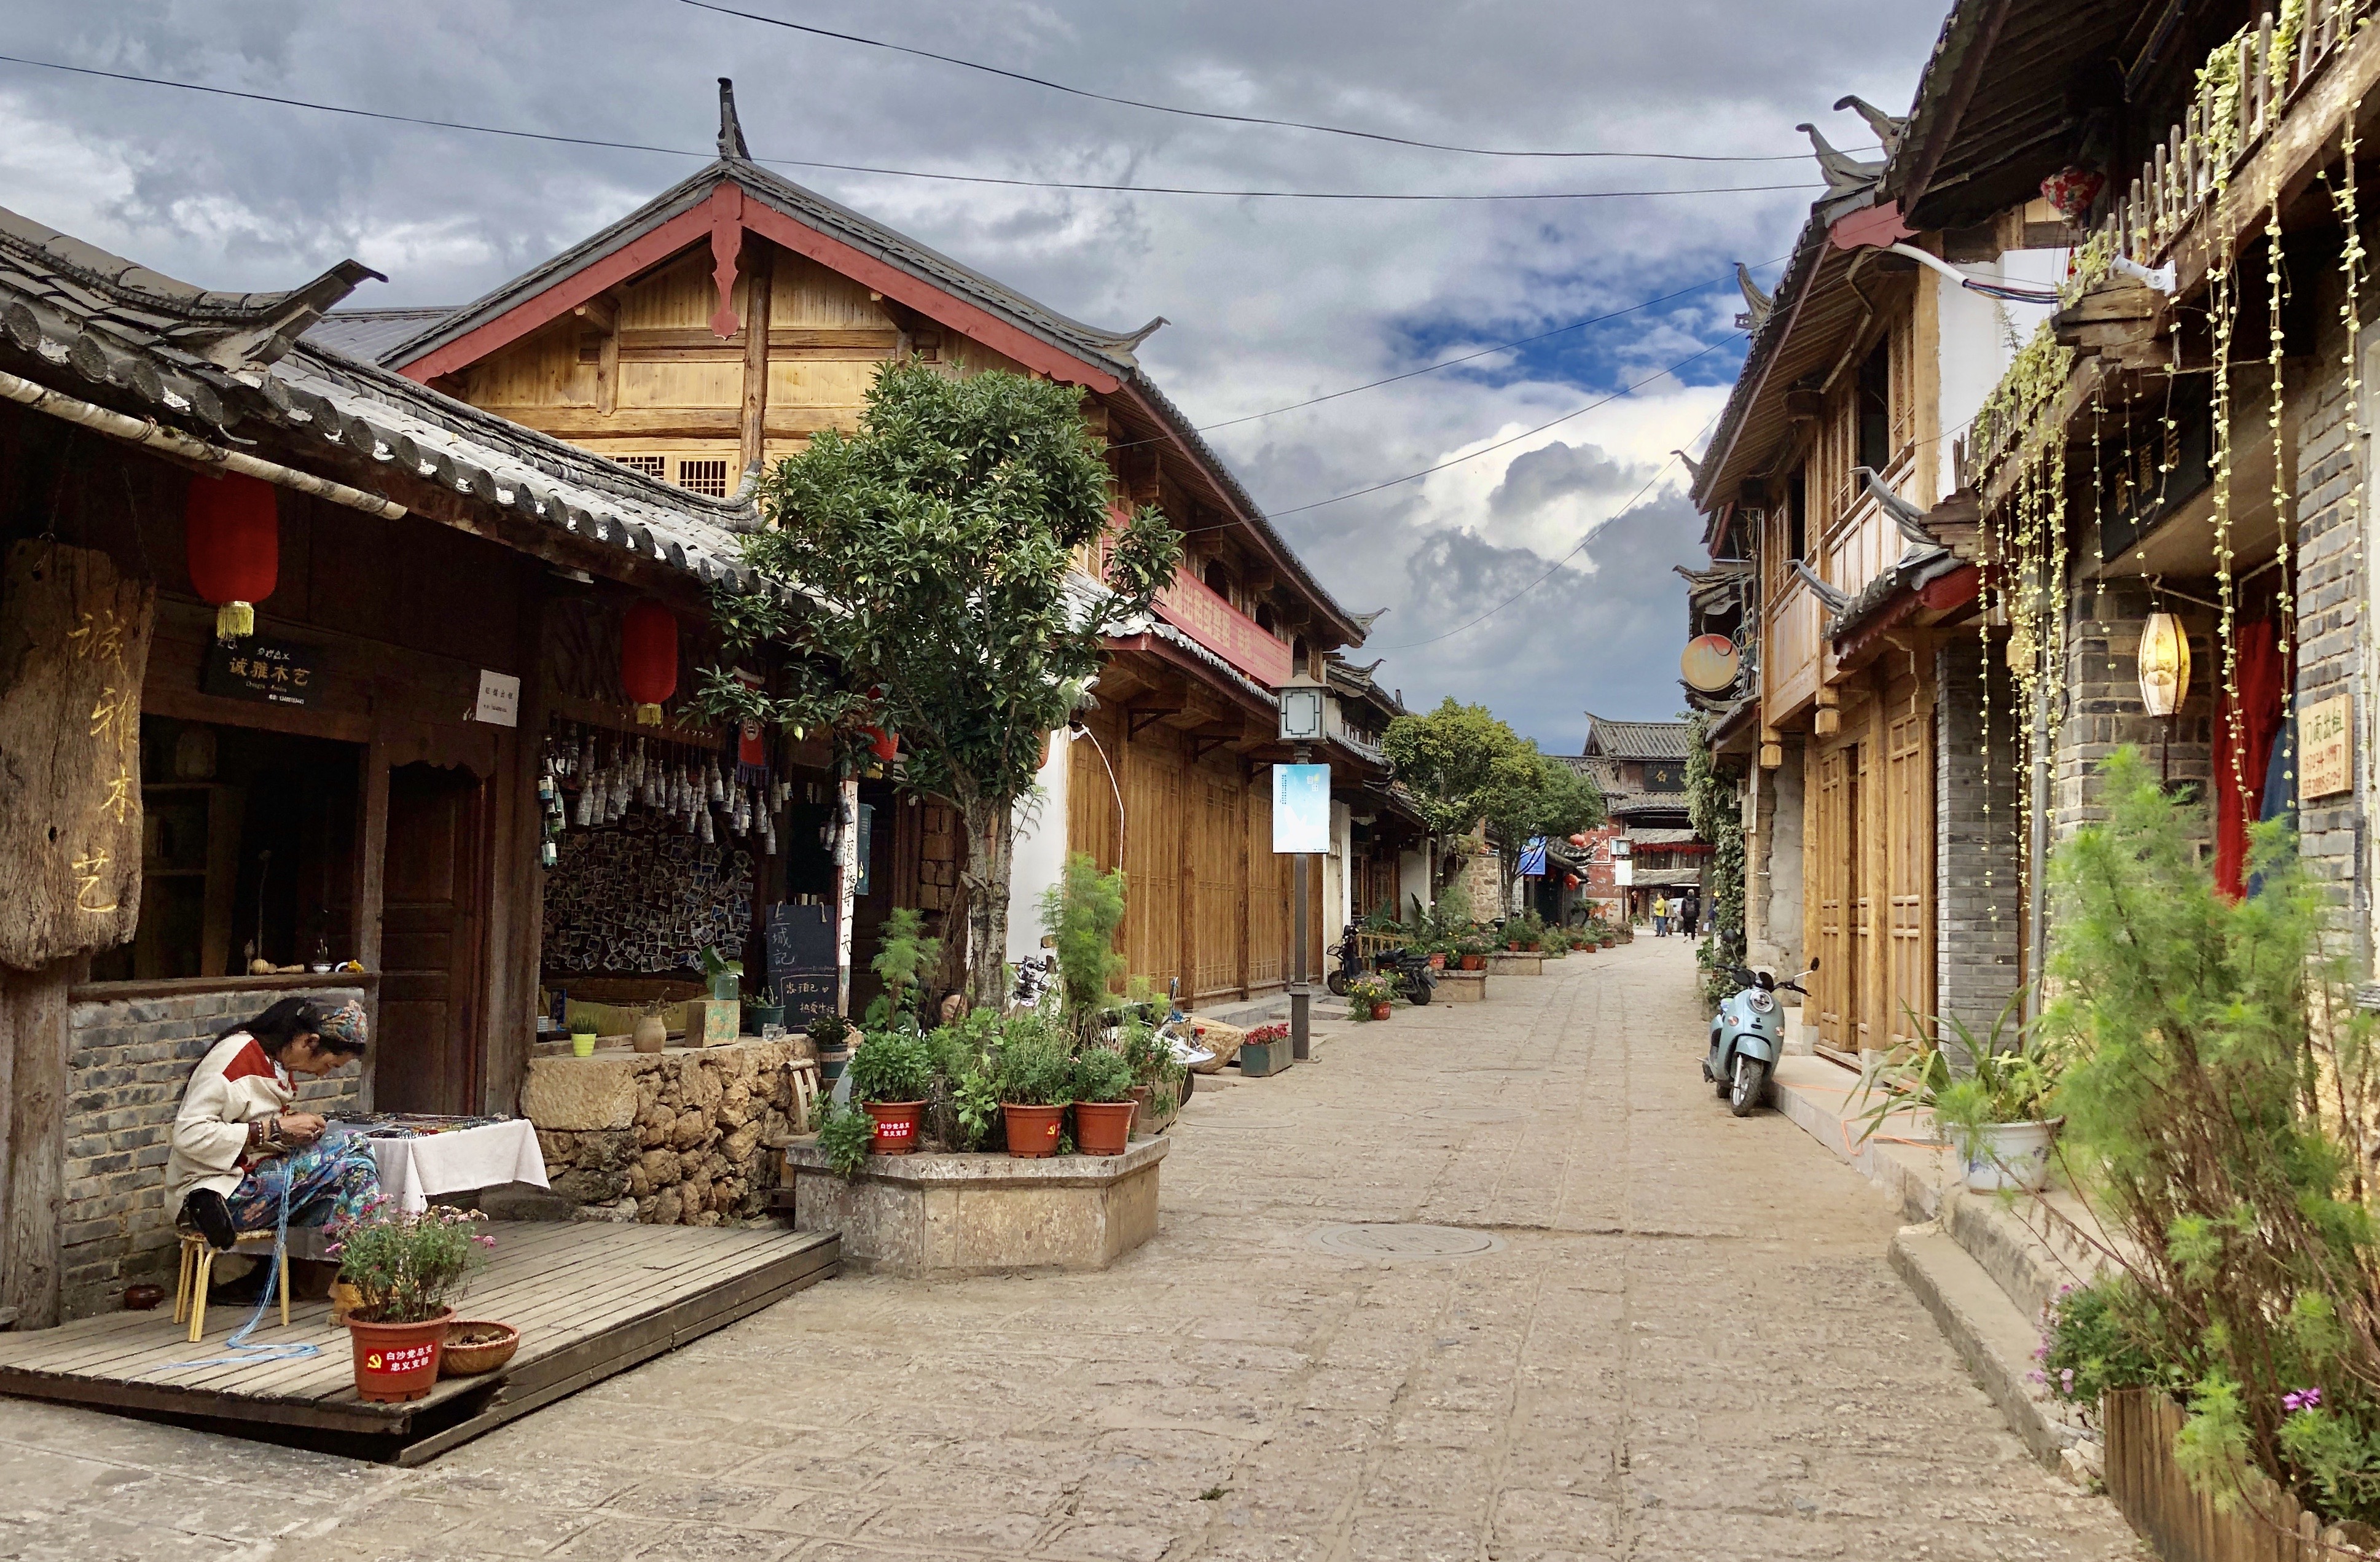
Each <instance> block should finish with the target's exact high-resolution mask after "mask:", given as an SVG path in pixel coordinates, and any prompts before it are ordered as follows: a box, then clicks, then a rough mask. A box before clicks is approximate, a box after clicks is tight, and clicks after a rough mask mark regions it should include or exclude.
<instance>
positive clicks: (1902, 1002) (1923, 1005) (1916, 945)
mask: <svg viewBox="0 0 2380 1562" xmlns="http://www.w3.org/2000/svg"><path fill="white" fill-rule="evenodd" d="M1917 692H1918V691H1917V689H1916V687H1915V684H1914V681H1909V683H1908V684H1907V687H1906V693H1905V694H1904V693H1902V692H1901V686H1900V685H1896V689H1895V697H1894V698H1893V701H1892V704H1893V707H1894V708H1897V709H1902V710H1904V711H1906V714H1904V715H1902V716H1900V718H1899V719H1897V720H1894V721H1893V722H1892V723H1891V726H1890V728H1889V731H1888V744H1887V748H1888V756H1889V759H1888V763H1889V766H1890V769H1891V776H1890V779H1889V781H1888V793H1887V795H1888V800H1889V803H1890V806H1891V819H1890V821H1889V827H1888V837H1887V847H1888V875H1889V891H1890V897H1891V903H1890V908H1889V940H1890V947H1889V949H1888V951H1887V953H1886V960H1887V963H1888V974H1889V978H1890V979H1889V983H1888V987H1889V998H1890V1001H1891V1006H1892V1007H1891V1011H1890V1012H1889V1013H1888V1015H1886V1016H1884V1022H1885V1023H1884V1032H1885V1034H1886V1035H1889V1036H1890V1037H1891V1038H1892V1044H1893V1045H1894V1046H1896V1047H1900V1046H1906V1045H1908V1044H1910V1043H1913V1042H1914V1041H1916V1040H1917V1039H1918V1038H1919V1036H1920V1035H1921V1034H1922V1033H1923V1031H1924V1029H1925V1026H1924V1023H1923V1022H1924V1021H1925V1018H1926V1017H1927V1016H1929V1015H1931V1014H1932V1013H1933V1011H1934V980H1933V977H1934V914H1933V900H1934V741H1933V720H1932V716H1931V713H1930V712H1929V711H1927V710H1925V709H1923V708H1918V706H1917ZM1912 1015H1914V1016H1916V1018H1915V1019H1914V1020H1913V1019H1912V1017H1911V1016H1912Z"/></svg>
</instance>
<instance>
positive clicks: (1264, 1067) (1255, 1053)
mask: <svg viewBox="0 0 2380 1562" xmlns="http://www.w3.org/2000/svg"><path fill="white" fill-rule="evenodd" d="M1377 980H1378V977H1375V976H1358V977H1356V978H1355V981H1356V982H1366V981H1377ZM1354 985H1355V984H1354V982H1351V983H1349V984H1348V987H1349V989H1350V991H1351V993H1352V990H1353V988H1354ZM1347 1001H1348V1004H1349V1007H1350V1009H1351V1010H1352V1008H1353V1006H1354V1001H1355V1000H1354V998H1353V997H1352V996H1351V997H1350V998H1349V999H1348V1000H1347ZM1292 1051H1293V1047H1292V1046H1291V1043H1290V1039H1289V1026H1288V1025H1286V1024H1284V1023H1281V1022H1280V1021H1278V1020H1276V1021H1274V1022H1273V1023H1271V1024H1269V1025H1258V1026H1257V1027H1256V1028H1255V1029H1253V1030H1251V1031H1249V1032H1247V1033H1246V1034H1245V1035H1242V1036H1241V1037H1240V1051H1239V1059H1238V1061H1239V1065H1240V1072H1241V1074H1242V1075H1244V1076H1245V1077H1246V1078H1249V1079H1264V1078H1267V1077H1269V1076H1270V1075H1273V1074H1277V1073H1280V1072H1281V1071H1283V1070H1284V1069H1287V1068H1288V1067H1289V1065H1290V1061H1291V1058H1290V1054H1291V1052H1292Z"/></svg>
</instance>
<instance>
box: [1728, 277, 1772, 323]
mask: <svg viewBox="0 0 2380 1562" xmlns="http://www.w3.org/2000/svg"><path fill="white" fill-rule="evenodd" d="M1735 285H1736V287H1737V288H1738V289H1739V290H1741V291H1742V292H1743V303H1744V310H1743V313H1742V314H1740V315H1738V316H1736V317H1735V328H1736V329H1737V330H1738V331H1757V330H1759V329H1760V328H1761V327H1762V326H1764V325H1766V324H1767V323H1768V311H1769V310H1770V309H1772V308H1774V307H1775V305H1776V302H1777V300H1776V299H1774V298H1772V297H1769V296H1768V295H1767V294H1766V293H1763V292H1762V291H1760V285H1759V284H1758V283H1756V282H1755V281H1753V280H1752V268H1751V267H1750V266H1747V265H1745V264H1744V263H1743V261H1741V260H1738V261H1737V262H1736V263H1735Z"/></svg>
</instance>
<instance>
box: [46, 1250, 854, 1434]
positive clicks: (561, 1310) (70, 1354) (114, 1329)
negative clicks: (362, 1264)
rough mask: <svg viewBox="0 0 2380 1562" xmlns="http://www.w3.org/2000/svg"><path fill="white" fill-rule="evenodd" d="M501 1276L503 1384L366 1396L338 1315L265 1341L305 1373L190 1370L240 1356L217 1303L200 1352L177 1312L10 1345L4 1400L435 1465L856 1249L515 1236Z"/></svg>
mask: <svg viewBox="0 0 2380 1562" xmlns="http://www.w3.org/2000/svg"><path fill="white" fill-rule="evenodd" d="M490 1230H491V1232H492V1234H493V1235H494V1236H495V1238H496V1239H497V1242H496V1247H495V1249H494V1250H493V1252H492V1253H491V1254H490V1261H489V1264H488V1267H487V1268H486V1269H484V1270H482V1271H481V1272H480V1276H479V1277H478V1278H477V1279H475V1280H474V1281H473V1283H472V1286H471V1290H470V1294H469V1295H468V1296H467V1297H466V1298H464V1300H463V1302H462V1304H461V1306H460V1308H459V1312H460V1313H461V1315H462V1316H464V1317H466V1318H494V1319H501V1320H502V1321H504V1322H505V1323H508V1324H512V1325H514V1326H516V1327H517V1328H519V1330H520V1331H521V1344H520V1350H518V1352H516V1354H515V1355H514V1357H513V1359H512V1361H511V1362H509V1363H507V1364H506V1366H505V1367H504V1370H503V1371H502V1372H500V1373H495V1374H490V1375H488V1376H485V1377H473V1378H442V1379H441V1380H440V1381H439V1384H438V1386H437V1387H436V1388H435V1389H434V1390H432V1391H431V1395H430V1397H429V1398H427V1399H417V1400H414V1401H413V1402H411V1403H409V1404H403V1405H370V1404H366V1403H364V1402H363V1401H361V1400H359V1399H357V1398H356V1393H355V1380H354V1375H353V1367H352V1364H351V1360H350V1357H349V1353H348V1345H347V1331H346V1328H344V1327H343V1326H339V1325H337V1324H334V1323H333V1322H332V1321H331V1312H330V1306H329V1304H328V1303H327V1302H298V1303H297V1305H296V1307H295V1309H294V1311H293V1313H292V1315H291V1319H290V1325H289V1327H287V1328H286V1329H284V1328H282V1327H280V1326H278V1323H277V1321H276V1320H273V1316H272V1314H267V1317H268V1323H267V1326H264V1327H261V1328H260V1329H258V1330H257V1331H256V1333H255V1334H254V1335H252V1336H250V1337H249V1342H250V1343H251V1344H256V1345H281V1344H286V1343H291V1342H297V1341H303V1342H307V1343H310V1344H315V1345H319V1346H321V1347H322V1353H321V1354H320V1355H318V1356H314V1357H311V1358H309V1359H304V1360H299V1361H288V1362H240V1363H237V1364H234V1365H221V1366H206V1367H183V1368H178V1369H177V1368H176V1367H175V1365H174V1363H176V1362H199V1361H204V1360H207V1359H209V1358H213V1357H220V1356H222V1355H224V1354H225V1350H224V1342H225V1340H226V1339H228V1338H230V1336H231V1335H232V1333H233V1332H234V1331H235V1330H237V1328H238V1327H239V1326H240V1325H241V1324H243V1323H245V1322H246V1321H247V1320H248V1316H249V1311H250V1307H251V1305H252V1304H239V1305H234V1304H231V1303H228V1302H220V1301H219V1302H215V1303H213V1304H212V1305H211V1306H210V1307H209V1308H208V1310H207V1336H206V1338H205V1339H204V1340H203V1341H201V1342H200V1344H197V1345H192V1344H190V1343H189V1341H188V1338H187V1335H188V1327H187V1326H178V1327H177V1326H176V1325H175V1323H174V1314H173V1310H172V1308H170V1307H161V1308H159V1309H157V1310H156V1311H155V1312H152V1313H110V1314H104V1315H103V1316H100V1317H96V1318H84V1319H81V1320H79V1321H77V1322H75V1323H70V1324H67V1325H64V1326H60V1327H58V1328H54V1329H41V1330H36V1331H33V1332H30V1333H25V1334H5V1333H0V1394H12V1395H19V1396H23V1397H26V1398H30V1399H59V1400H65V1401H68V1402H70V1403H74V1404H81V1405H90V1406H94V1407H98V1408H101V1409H105V1410H114V1411H126V1412H128V1413H131V1414H136V1415H142V1416H148V1417H153V1418H157V1419H163V1420H169V1421H174V1422H176V1423H183V1424H188V1425H193V1426H200V1427H203V1428H206V1429H207V1430H211V1431H218V1432H227V1433H232V1434H236V1435H242V1436H249V1437H256V1438H261V1439H263V1440H266V1441H270V1442H276V1443H283V1444H291V1445H295V1446H297V1447H309V1448H315V1449H319V1450H321V1451H323V1452H326V1453H337V1454H345V1455H347V1456H349V1457H353V1458H359V1459H380V1460H383V1461H390V1462H395V1463H398V1464H419V1463H421V1462H423V1461H424V1460H427V1459H434V1458H436V1457H437V1456H438V1455H439V1454H441V1453H443V1452H445V1451H446V1450H447V1449H448V1448H451V1447H455V1446H456V1445H457V1444H460V1443H465V1442H468V1441H469V1440H470V1439H471V1438H473V1437H476V1436H478V1435H480V1434H481V1433H483V1432H486V1431H489V1430H490V1429H492V1428H493V1427H496V1426H500V1425H502V1424H503V1423H505V1422H507V1421H510V1420H512V1419H513V1418H514V1417H515V1416H518V1415H524V1414H526V1413H528V1411H533V1410H536V1409H537V1408H538V1407H539V1406H540V1405H544V1404H549V1403H551V1402H552V1401H553V1400H555V1399H561V1398H562V1397H563V1396H565V1395H566V1394H572V1393H575V1392H577V1390H578V1389H581V1388H584V1387H586V1386H588V1385H589V1384H591V1383H598V1382H601V1380H602V1379H604V1378H607V1377H610V1376H612V1375H613V1374H615V1373H621V1372H625V1371H627V1370H628V1369H629V1368H630V1367H633V1366H635V1365H637V1363H638V1362H643V1361H647V1360H649V1359H650V1358H651V1357H654V1356H658V1355H660V1354H662V1352H663V1351H666V1350H674V1349H675V1348H676V1347H678V1346H680V1345H683V1344H685V1343H686V1342H687V1341H688V1340H691V1339H695V1338H699V1337H701V1336H703V1335H706V1334H709V1333H710V1331H711V1330H713V1329H716V1328H720V1327H722V1326H726V1325H728V1324H731V1323H734V1322H735V1320H736V1319H738V1318H741V1317H743V1316H745V1315H746V1314H749V1313H754V1312H757V1311H759V1309H760V1308H763V1307H766V1306H768V1305H769V1304H770V1303H771V1302H776V1301H779V1300H781V1299H782V1298H784V1297H786V1296H790V1295H792V1294H793V1293H794V1292H795V1291H797V1290H802V1289H804V1288H805V1287H807V1286H812V1285H815V1284H817V1283H818V1282H819V1281H820V1280H822V1279H825V1278H827V1277H830V1276H832V1275H833V1274H834V1273H835V1272H836V1270H837V1269H838V1268H839V1267H840V1266H841V1262H842V1239H841V1237H840V1236H839V1235H837V1234H836V1233H833V1232H821V1231H794V1230H788V1229H783V1228H775V1227H772V1228H769V1229H751V1230H705V1229H695V1228H690V1227H681V1226H634V1225H609V1224H601V1225H597V1224H575V1225H540V1224H530V1223H520V1224H512V1223H506V1224H501V1225H496V1226H492V1227H491V1228H490Z"/></svg>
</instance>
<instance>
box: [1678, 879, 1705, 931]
mask: <svg viewBox="0 0 2380 1562" xmlns="http://www.w3.org/2000/svg"><path fill="white" fill-rule="evenodd" d="M1702 930H1703V902H1702V897H1701V896H1699V895H1697V894H1695V893H1694V891H1693V890H1687V891H1686V892H1685V893H1684V894H1682V895H1681V896H1679V897H1678V931H1679V932H1681V933H1682V934H1684V935H1685V936H1686V937H1687V938H1694V937H1697V936H1698V935H1700V934H1701V932H1702Z"/></svg>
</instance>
